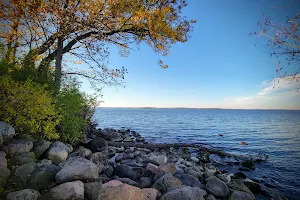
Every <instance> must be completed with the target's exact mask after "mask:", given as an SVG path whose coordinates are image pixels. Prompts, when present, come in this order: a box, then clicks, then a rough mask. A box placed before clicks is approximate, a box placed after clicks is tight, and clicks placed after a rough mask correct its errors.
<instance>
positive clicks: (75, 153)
mask: <svg viewBox="0 0 300 200" xmlns="http://www.w3.org/2000/svg"><path fill="white" fill-rule="evenodd" d="M91 155H92V151H91V150H89V149H86V148H84V147H83V146H80V147H78V149H76V150H75V151H73V152H72V153H70V154H69V158H70V157H74V156H80V157H83V158H89V157H90V156H91Z"/></svg>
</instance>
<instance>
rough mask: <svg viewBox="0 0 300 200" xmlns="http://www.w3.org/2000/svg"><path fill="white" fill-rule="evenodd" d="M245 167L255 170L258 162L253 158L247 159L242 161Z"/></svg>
mask: <svg viewBox="0 0 300 200" xmlns="http://www.w3.org/2000/svg"><path fill="white" fill-rule="evenodd" d="M242 166H243V167H247V168H249V169H252V170H254V169H255V168H256V164H255V163H254V162H253V161H252V160H246V161H244V162H242Z"/></svg>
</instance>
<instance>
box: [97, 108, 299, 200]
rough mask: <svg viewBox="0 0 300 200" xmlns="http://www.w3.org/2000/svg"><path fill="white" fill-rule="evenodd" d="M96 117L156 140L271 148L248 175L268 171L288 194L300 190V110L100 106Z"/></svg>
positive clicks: (244, 150) (239, 149)
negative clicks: (266, 155) (255, 168)
mask: <svg viewBox="0 0 300 200" xmlns="http://www.w3.org/2000/svg"><path fill="white" fill-rule="evenodd" d="M94 118H95V121H96V122H97V123H98V124H99V127H100V128H105V127H111V128H116V129H118V128H121V127H126V128H130V129H132V130H135V131H137V132H139V133H140V134H141V135H142V136H144V137H145V138H146V139H148V140H150V141H152V142H156V143H162V142H164V143H165V142H168V143H172V142H182V143H207V144H210V145H212V146H214V147H217V148H221V149H224V150H226V151H229V152H231V153H236V154H251V155H256V154H258V153H266V154H268V155H269V160H268V162H267V163H262V164H259V165H258V169H257V170H255V171H254V172H249V174H248V175H249V176H251V177H257V178H260V177H262V176H267V177H268V178H270V180H271V181H272V182H274V183H276V184H278V187H279V189H280V190H281V192H283V193H284V194H285V195H286V196H288V197H290V198H291V199H297V198H296V197H298V196H300V189H299V188H300V165H299V163H300V111H282V110H278V111H276V110H220V109H216V110H212V109H151V108H147V109H143V108H99V109H97V110H96V113H95V116H94ZM219 134H221V135H223V136H222V137H221V136H219ZM241 141H243V142H246V143H248V145H239V144H240V142H241Z"/></svg>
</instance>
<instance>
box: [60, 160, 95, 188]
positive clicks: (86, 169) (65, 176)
mask: <svg viewBox="0 0 300 200" xmlns="http://www.w3.org/2000/svg"><path fill="white" fill-rule="evenodd" d="M98 177H99V169H98V167H97V165H95V164H94V163H92V162H91V161H89V160H87V159H85V158H82V157H71V158H69V159H68V160H67V161H66V162H65V163H64V164H63V167H62V169H61V170H60V171H59V172H58V173H57V174H56V176H55V179H56V181H57V182H59V183H63V182H68V181H74V180H83V181H86V180H94V179H97V178H98Z"/></svg>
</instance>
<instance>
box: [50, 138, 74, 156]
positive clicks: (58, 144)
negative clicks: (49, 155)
mask: <svg viewBox="0 0 300 200" xmlns="http://www.w3.org/2000/svg"><path fill="white" fill-rule="evenodd" d="M53 147H59V148H62V149H64V150H65V151H67V152H68V153H71V152H72V151H73V147H72V146H71V145H69V144H65V143H63V142H61V141H55V142H54V143H53V144H52V145H51V148H53Z"/></svg>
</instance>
